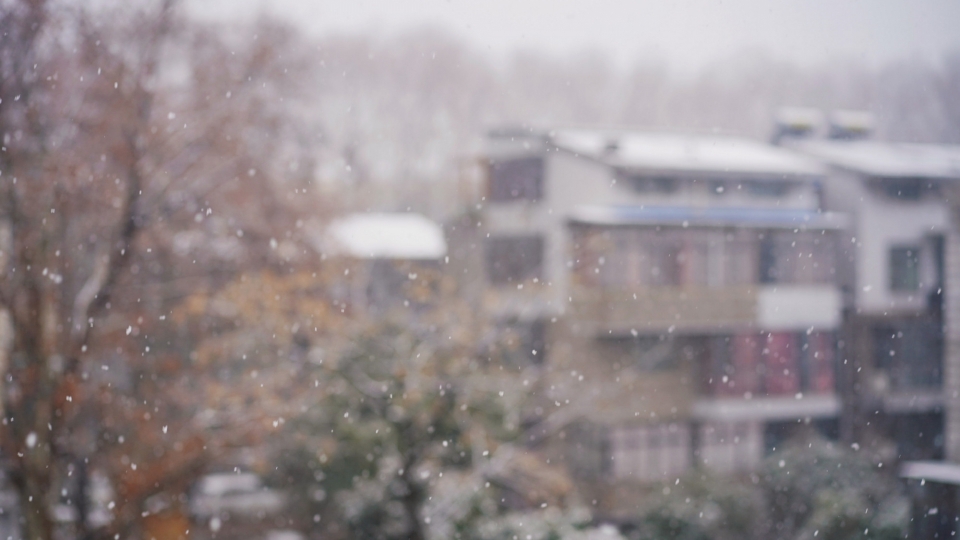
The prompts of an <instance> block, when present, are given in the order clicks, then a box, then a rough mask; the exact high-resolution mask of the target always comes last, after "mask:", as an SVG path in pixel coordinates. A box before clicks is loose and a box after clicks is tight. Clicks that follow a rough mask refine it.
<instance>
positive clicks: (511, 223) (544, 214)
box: [481, 149, 819, 316]
mask: <svg viewBox="0 0 960 540" xmlns="http://www.w3.org/2000/svg"><path fill="white" fill-rule="evenodd" d="M500 151H501V152H503V150H502V149H501V150H500ZM543 155H544V156H545V160H546V163H545V169H544V179H543V197H542V198H541V200H539V201H523V200H517V201H510V202H487V203H485V204H484V206H483V211H482V219H481V221H482V226H483V229H484V231H485V232H486V233H488V234H490V235H491V236H510V235H521V234H531V233H535V234H540V235H542V236H543V237H544V240H545V246H544V249H545V254H544V268H543V274H544V280H543V281H544V283H543V284H542V286H540V287H537V292H536V293H535V295H536V297H537V298H535V299H532V298H529V296H530V294H531V293H530V292H529V290H528V291H527V292H524V293H519V294H520V295H524V296H526V297H527V298H526V299H527V300H532V301H533V304H530V303H526V302H515V303H516V304H523V305H527V306H530V305H536V306H538V307H537V310H538V311H541V312H542V316H547V315H557V314H562V313H564V312H565V311H566V308H567V304H568V302H569V298H570V294H569V291H570V281H569V267H570V265H571V264H572V263H573V261H571V260H570V256H569V254H570V252H571V247H570V237H569V233H568V231H567V227H566V220H567V218H568V217H569V216H570V213H571V211H572V210H573V209H574V208H576V207H580V206H586V205H621V206H641V205H651V206H654V205H655V206H686V207H711V206H713V207H716V206H722V207H761V208H763V207H769V208H780V209H790V208H793V209H815V208H817V206H818V204H819V201H818V195H817V192H816V188H815V186H814V185H813V183H812V182H806V183H803V184H799V185H797V186H796V187H795V188H794V189H793V190H791V191H790V192H789V193H788V195H786V196H783V197H775V198H770V197H763V196H754V195H748V194H746V192H745V191H744V190H742V189H736V188H735V186H734V187H731V188H730V189H729V192H724V193H723V194H722V195H721V194H717V193H715V192H712V191H711V189H710V185H709V180H710V179H718V178H719V179H726V180H728V181H730V182H731V183H732V184H735V183H736V180H738V179H743V178H739V177H737V176H732V175H729V174H727V173H724V172H723V171H717V172H716V173H715V174H713V175H711V176H709V177H701V178H699V179H698V180H697V182H695V183H689V182H684V183H681V186H680V188H679V189H678V190H677V191H676V192H675V193H671V194H642V193H638V192H636V191H634V190H633V189H632V188H630V187H629V186H627V185H624V182H622V181H621V182H619V183H618V181H617V179H616V178H615V174H614V171H613V170H612V169H611V168H610V167H609V166H608V165H606V164H604V163H600V162H598V161H594V160H591V159H587V158H583V157H579V156H575V155H573V154H570V153H568V152H564V151H546V152H544V153H543ZM688 178H690V179H693V178H696V177H688ZM524 286H525V287H527V285H524ZM499 296H500V297H501V298H499V299H497V300H495V301H494V303H495V304H496V305H497V306H500V307H499V308H495V309H499V310H501V311H504V312H506V311H509V309H508V308H506V307H503V304H504V303H509V302H510V301H509V299H506V298H503V296H504V293H503V292H502V293H501V294H500V295H499Z"/></svg>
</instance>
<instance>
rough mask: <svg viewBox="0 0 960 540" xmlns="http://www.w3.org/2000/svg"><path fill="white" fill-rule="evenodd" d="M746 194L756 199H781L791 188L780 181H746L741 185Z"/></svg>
mask: <svg viewBox="0 0 960 540" xmlns="http://www.w3.org/2000/svg"><path fill="white" fill-rule="evenodd" d="M743 187H745V188H746V190H747V193H749V194H751V195H754V196H757V197H782V196H784V195H786V194H787V193H788V192H789V191H790V189H792V188H793V186H792V185H791V184H789V183H787V182H783V181H780V180H747V181H745V182H744V183H743Z"/></svg>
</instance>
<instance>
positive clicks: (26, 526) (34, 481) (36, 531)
mask: <svg viewBox="0 0 960 540" xmlns="http://www.w3.org/2000/svg"><path fill="white" fill-rule="evenodd" d="M41 444H44V445H46V442H44V443H38V444H37V446H36V447H35V448H34V449H33V450H35V451H36V452H35V454H36V455H25V456H24V457H23V461H22V462H21V467H22V470H21V471H20V472H19V474H18V475H17V477H16V479H15V483H16V484H17V488H18V489H17V491H18V493H19V495H20V509H21V513H22V514H23V538H24V540H50V539H51V538H52V537H53V518H52V515H51V511H50V504H49V498H48V496H49V493H50V478H51V475H50V466H51V463H50V452H49V446H47V447H46V448H41V447H40V445H41ZM27 451H28V452H30V451H31V450H30V449H27ZM31 453H33V452H31Z"/></svg>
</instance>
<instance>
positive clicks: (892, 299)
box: [780, 113, 960, 459]
mask: <svg viewBox="0 0 960 540" xmlns="http://www.w3.org/2000/svg"><path fill="white" fill-rule="evenodd" d="M816 118H817V117H816V115H814V114H809V113H808V114H806V115H798V114H794V115H793V119H794V122H793V124H792V126H790V127H789V129H784V126H783V124H781V129H780V132H781V133H782V134H785V135H786V136H782V137H780V144H781V145H783V146H786V147H789V148H792V149H794V150H796V151H799V152H801V153H802V154H804V155H806V156H809V157H811V158H814V159H816V160H818V161H820V162H821V163H823V164H824V165H826V166H827V167H828V168H829V171H828V174H827V177H826V178H825V180H824V182H823V188H824V189H823V197H824V204H825V206H826V208H829V209H830V210H835V211H839V212H843V213H845V214H847V215H849V216H850V218H851V225H850V227H849V228H847V229H846V230H845V231H844V232H843V233H842V235H843V237H842V239H841V242H840V245H841V246H842V249H841V250H840V252H839V257H838V259H839V260H838V266H837V268H838V272H839V274H838V275H839V277H840V284H841V286H842V287H843V290H844V293H845V294H844V299H845V301H844V308H845V314H846V316H845V323H844V331H843V334H844V341H845V342H846V343H845V351H844V359H845V360H846V363H844V364H841V365H842V366H843V373H844V381H845V384H844V385H843V394H844V396H843V399H844V403H845V407H844V421H843V422H842V424H843V426H844V428H843V431H844V436H845V438H849V439H851V440H853V441H857V442H859V443H861V444H863V443H864V442H865V441H867V442H869V441H871V440H872V439H871V438H872V437H876V436H879V437H881V438H883V439H886V440H892V441H893V442H895V444H896V454H897V456H896V457H898V458H899V459H940V458H942V457H943V453H944V431H943V411H944V409H943V407H944V401H943V398H944V396H943V372H944V332H943V328H944V320H943V299H944V287H945V283H944V281H945V280H944V264H945V239H946V235H947V233H948V231H949V229H950V206H949V204H948V201H947V198H946V193H947V191H946V187H947V186H948V185H949V184H953V183H955V182H957V181H958V180H960V147H957V146H945V145H932V144H898V143H889V142H881V141H876V140H871V139H870V137H869V135H870V125H871V122H870V118H869V116H867V115H864V114H862V113H835V114H833V115H831V117H830V119H829V123H828V129H827V130H826V133H825V134H824V135H823V136H818V135H817V133H816V132H817V122H816Z"/></svg>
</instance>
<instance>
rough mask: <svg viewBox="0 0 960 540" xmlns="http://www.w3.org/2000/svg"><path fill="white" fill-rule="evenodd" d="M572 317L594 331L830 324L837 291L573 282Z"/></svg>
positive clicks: (836, 320) (836, 310)
mask: <svg viewBox="0 0 960 540" xmlns="http://www.w3.org/2000/svg"><path fill="white" fill-rule="evenodd" d="M571 299H572V300H571V316H572V317H573V318H575V319H576V320H577V321H578V322H579V323H580V324H582V325H585V326H587V327H588V328H589V330H590V331H591V332H593V333H594V334H595V335H624V334H630V333H660V332H679V333H698V332H710V333H715V332H723V331H733V330H738V329H744V328H756V329H762V330H789V329H807V328H810V327H815V328H818V329H832V328H836V327H837V326H838V325H839V324H840V316H841V298H840V291H839V290H838V289H837V288H836V287H833V286H830V285H818V284H809V285H731V286H725V287H718V288H711V287H645V288H610V287H589V286H578V287H575V288H574V290H573V294H572V296H571Z"/></svg>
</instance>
